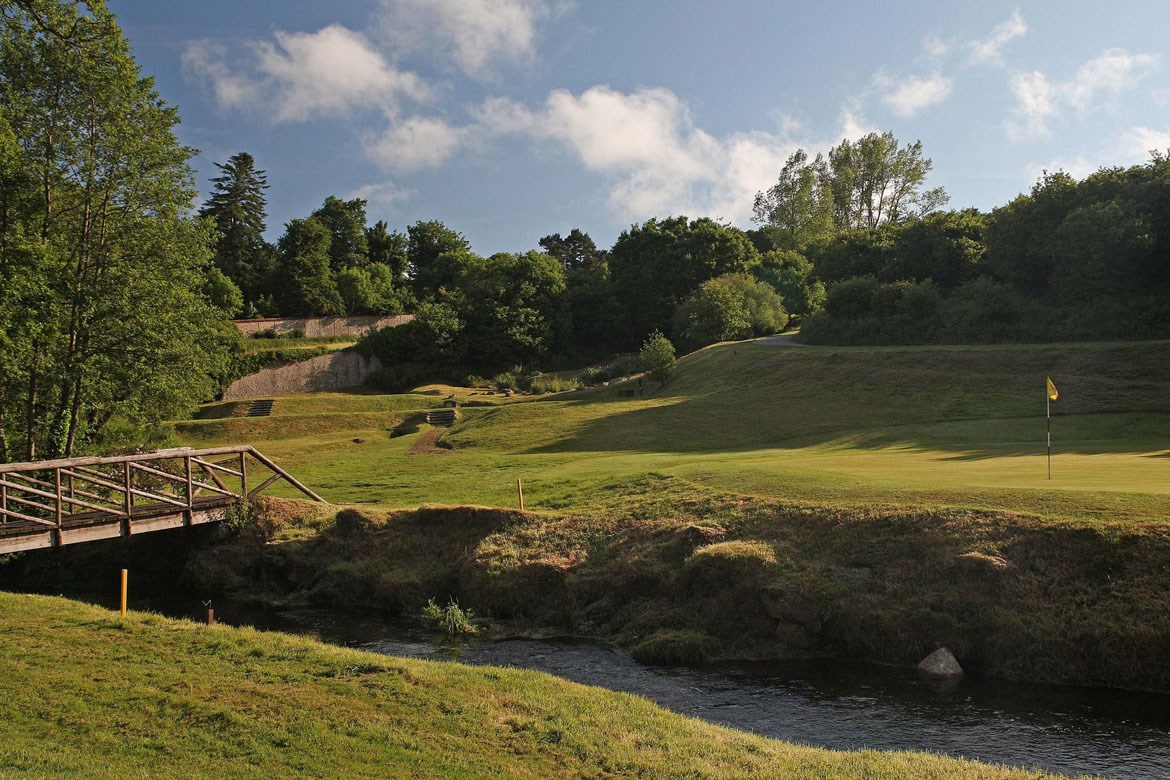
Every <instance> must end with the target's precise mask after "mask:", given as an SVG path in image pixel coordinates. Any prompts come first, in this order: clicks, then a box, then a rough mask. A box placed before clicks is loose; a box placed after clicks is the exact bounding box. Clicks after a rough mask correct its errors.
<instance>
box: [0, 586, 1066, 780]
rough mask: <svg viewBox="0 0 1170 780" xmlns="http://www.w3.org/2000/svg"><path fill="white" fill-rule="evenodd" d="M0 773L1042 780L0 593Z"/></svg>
mask: <svg viewBox="0 0 1170 780" xmlns="http://www.w3.org/2000/svg"><path fill="white" fill-rule="evenodd" d="M0 664H2V665H3V668H4V670H5V671H4V674H3V675H0V719H2V720H3V722H4V739H2V740H0V775H3V776H5V777H88V778H123V777H139V776H141V777H147V776H149V777H159V776H167V777H192V778H195V777H212V776H215V777H240V778H253V777H254V778H270V777H350V778H362V777H378V778H395V777H401V778H420V777H444V778H498V777H541V778H554V777H555V778H585V777H617V776H621V777H630V776H637V777H643V778H676V777H684V776H685V777H691V778H768V777H775V778H788V777H801V778H867V779H868V780H894V778H944V777H945V778H958V779H959V780H962V779H963V778H971V779H973V778H988V779H991V778H996V779H998V778H1004V779H1005V780H1006V779H1007V778H1021V779H1022V778H1043V777H1049V776H1050V775H1046V774H1043V773H1039V772H1031V771H1019V770H1008V769H1001V768H995V767H991V766H987V765H981V764H976V763H973V762H967V761H959V760H954V759H949V758H942V757H939V756H934V755H926V754H915V753H878V752H874V751H863V752H857V753H845V752H832V751H826V750H817V749H813V748H808V747H801V746H795V745H790V744H786V743H783V742H779V741H775V740H768V739H763V738H759V737H755V736H751V735H748V734H743V733H740V732H735V731H732V730H729V729H725V728H719V727H716V726H712V725H708V724H704V723H702V722H700V721H697V720H693V719H689V718H685V717H682V716H679V715H675V714H672V713H669V712H667V711H665V710H663V709H661V708H659V707H656V706H654V705H652V704H650V703H649V702H647V701H645V700H643V699H641V698H639V697H636V696H631V695H627V694H618V693H612V692H608V691H603V690H599V689H595V688H588V687H585V686H581V685H576V684H573V683H569V682H565V681H563V680H560V679H557V678H555V677H552V676H549V675H546V674H540V673H536V672H525V671H516V670H508V669H498V668H487V667H485V668H472V667H466V666H460V665H457V664H448V663H434V662H425V661H411V660H405V659H397V658H388V657H384V656H377V655H372V654H367V653H362V652H357V651H352V650H346V649H341V648H336V647H329V646H326V645H321V644H319V643H316V642H313V641H310V640H306V639H300V638H294V637H289V636H284V635H280V634H263V633H258V632H255V631H252V630H248V629H234V628H226V627H220V626H215V627H210V628H208V627H203V626H198V625H196V624H193V623H187V622H181V621H173V620H167V619H163V618H160V617H157V616H154V615H148V614H139V613H131V614H130V615H129V616H128V617H127V618H125V619H122V618H119V617H118V616H117V615H116V614H115V613H111V612H107V611H104V610H100V609H97V608H94V607H89V606H83V605H79V604H76V603H72V602H68V601H65V600H62V599H58V598H47V597H37V596H15V595H8V594H0Z"/></svg>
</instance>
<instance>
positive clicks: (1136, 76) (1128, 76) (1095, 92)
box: [1065, 49, 1158, 113]
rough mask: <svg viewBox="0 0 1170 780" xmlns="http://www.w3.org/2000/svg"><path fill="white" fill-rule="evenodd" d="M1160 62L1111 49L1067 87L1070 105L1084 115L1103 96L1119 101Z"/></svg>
mask: <svg viewBox="0 0 1170 780" xmlns="http://www.w3.org/2000/svg"><path fill="white" fill-rule="evenodd" d="M1157 62H1158V61H1157V58H1156V57H1154V56H1152V55H1149V54H1128V53H1127V52H1125V51H1124V50H1122V49H1110V50H1108V51H1106V52H1105V53H1104V54H1102V55H1101V56H1100V57H1097V58H1095V59H1092V60H1089V61H1088V62H1086V63H1085V64H1084V65H1082V66H1081V67H1080V69H1079V70H1077V75H1076V77H1075V78H1074V79H1073V80H1072V81H1071V82H1070V83H1069V84H1067V85H1065V90H1066V93H1067V99H1068V102H1069V104H1070V105H1072V107H1073V108H1075V109H1077V110H1078V111H1080V112H1081V113H1087V112H1088V111H1090V110H1091V109H1092V108H1093V103H1094V101H1095V100H1096V99H1097V98H1098V97H1100V96H1103V97H1104V98H1105V100H1112V99H1113V98H1116V97H1117V96H1118V95H1119V94H1121V93H1122V92H1124V91H1125V90H1127V89H1129V88H1131V87H1133V86H1135V85H1136V84H1137V82H1138V81H1140V80H1141V79H1143V78H1145V77H1146V76H1148V75H1149V74H1150V73H1151V72H1152V71H1153V70H1154V67H1155V66H1156V65H1157Z"/></svg>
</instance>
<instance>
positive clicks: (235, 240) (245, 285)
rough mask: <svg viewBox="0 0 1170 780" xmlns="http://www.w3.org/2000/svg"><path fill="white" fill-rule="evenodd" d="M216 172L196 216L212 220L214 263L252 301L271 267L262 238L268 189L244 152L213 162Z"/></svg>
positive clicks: (253, 163) (270, 260) (262, 291)
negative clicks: (204, 200) (207, 195)
mask: <svg viewBox="0 0 1170 780" xmlns="http://www.w3.org/2000/svg"><path fill="white" fill-rule="evenodd" d="M215 167H216V168H219V170H220V175H219V176H217V177H215V178H213V179H212V180H211V182H212V192H211V196H210V197H209V198H208V199H207V202H206V203H204V204H203V208H202V209H200V211H199V214H200V216H204V217H210V218H211V219H213V220H214V221H215V227H216V230H217V231H218V237H217V238H216V242H215V264H216V266H217V267H218V268H219V269H220V270H221V271H223V272H224V273H225V274H227V276H228V278H229V279H230V280H231V281H232V282H233V283H234V284H235V285H236V286H237V287H239V288H240V291H241V292H242V293H243V295H244V297H245V298H246V299H247V300H249V301H254V300H255V299H256V298H257V297H258V296H259V295H261V294H263V293H264V292H266V290H264V289H263V287H264V285H265V283H266V282H267V278H268V275H269V273H270V272H271V271H272V259H273V258H272V253H271V252H270V251H269V247H268V242H266V241H265V240H264V229H265V227H264V220H265V216H266V209H267V206H268V203H267V200H266V199H265V197H264V191H265V190H266V189H268V178H267V176H266V173H265V172H264V171H261V170H257V169H256V161H255V160H254V159H253V158H252V155H250V154H248V153H247V152H240V153H238V154H234V155H232V156H231V157H229V158H228V161H227V163H225V164H220V163H215Z"/></svg>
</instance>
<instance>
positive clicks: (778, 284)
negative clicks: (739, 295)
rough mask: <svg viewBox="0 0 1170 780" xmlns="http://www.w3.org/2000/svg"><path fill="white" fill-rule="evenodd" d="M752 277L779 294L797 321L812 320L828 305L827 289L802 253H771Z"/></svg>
mask: <svg viewBox="0 0 1170 780" xmlns="http://www.w3.org/2000/svg"><path fill="white" fill-rule="evenodd" d="M752 273H753V274H754V275H755V277H756V278H757V279H759V280H760V281H761V282H764V283H765V284H767V285H769V286H770V287H771V288H772V289H773V290H775V291H776V293H777V294H778V295H779V296H780V300H781V301H782V302H783V304H784V309H785V310H786V311H788V313H789V314H791V315H792V316H793V317H799V318H804V317H808V316H809V315H810V314H815V313H816V312H818V311H820V310H821V307H822V306H824V305H825V285H824V283H823V282H822V281H821V280H820V279H817V278H815V276H814V275H813V265H812V263H810V262H809V261H808V259H807V258H806V257H805V256H804V255H802V254H800V253H799V252H794V251H791V250H787V251H784V250H773V251H771V252H767V253H765V254H764V255H763V256H762V257H761V258H760V264H759V265H758V266H756V267H755V268H754V269H753V270H752Z"/></svg>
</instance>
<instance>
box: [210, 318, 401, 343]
mask: <svg viewBox="0 0 1170 780" xmlns="http://www.w3.org/2000/svg"><path fill="white" fill-rule="evenodd" d="M413 319H414V315H413V314H398V315H395V316H393V317H382V316H379V315H376V314H375V315H370V316H368V317H263V318H261V319H255V320H232V321H233V322H234V323H235V325H236V327H237V328H239V330H240V333H243V334H244V335H245V336H250V335H252V334H254V333H259V332H260V331H264V330H271V331H273V332H274V333H276V335H278V336H287V335H291V334H292V333H293V332H294V331H300V333H301V335H303V336H304V337H305V338H310V339H320V338H328V337H331V336H364V335H365V334H366V331H368V330H369V329H370V328H393V327H395V326H397V325H402V324H405V323H407V322H410V321H411V320H413Z"/></svg>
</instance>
